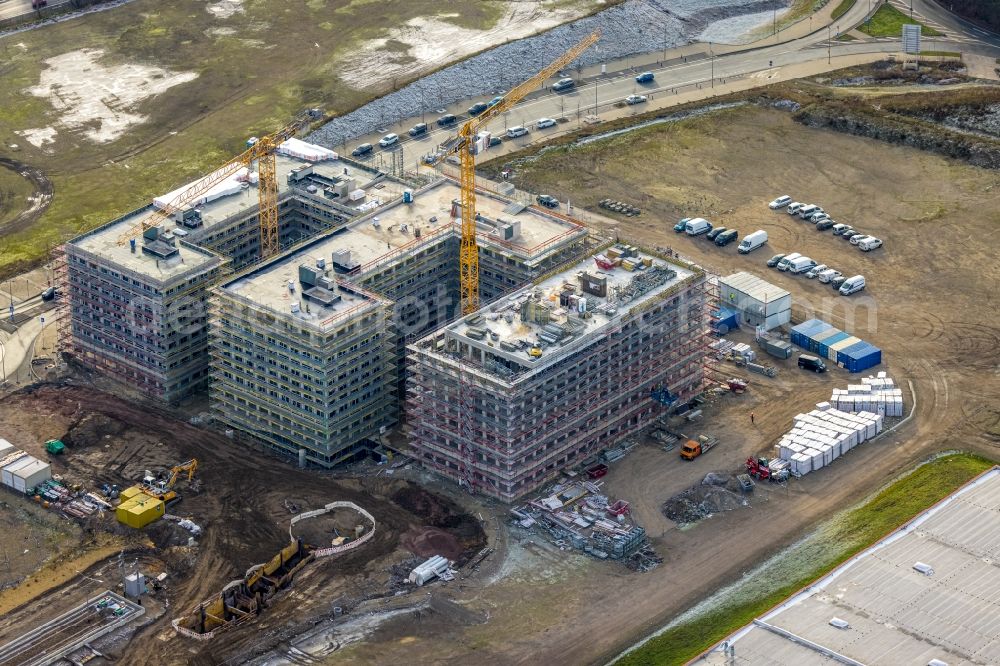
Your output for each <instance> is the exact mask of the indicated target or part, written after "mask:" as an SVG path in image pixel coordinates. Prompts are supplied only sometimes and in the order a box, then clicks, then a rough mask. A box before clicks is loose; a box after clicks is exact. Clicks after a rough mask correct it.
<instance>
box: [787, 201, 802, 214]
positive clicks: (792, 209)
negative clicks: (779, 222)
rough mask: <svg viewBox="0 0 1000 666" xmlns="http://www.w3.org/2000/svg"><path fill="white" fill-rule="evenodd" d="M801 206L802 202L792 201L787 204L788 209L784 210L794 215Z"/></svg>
mask: <svg viewBox="0 0 1000 666" xmlns="http://www.w3.org/2000/svg"><path fill="white" fill-rule="evenodd" d="M803 206H805V204H804V203H799V202H798V201H793V202H792V203H790V204H788V210H786V211H785V212H786V213H788V214H789V215H795V214H797V213H798V212H799V209H800V208H802V207H803Z"/></svg>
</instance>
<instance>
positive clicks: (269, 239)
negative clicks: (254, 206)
mask: <svg viewBox="0 0 1000 666" xmlns="http://www.w3.org/2000/svg"><path fill="white" fill-rule="evenodd" d="M319 116H320V113H319V111H318V110H317V109H310V110H308V111H303V112H302V113H300V114H299V115H298V116H296V117H295V120H293V121H292V122H290V123H289V124H288V125H286V126H285V127H282V128H281V129H280V130H278V131H277V132H274V133H273V134H268V135H267V136H265V137H262V138H260V139H257V140H256V141H255V142H254V143H253V144H252V145H251V146H250V147H249V148H247V150H245V151H244V152H243V153H242V154H240V155H237V156H236V157H234V158H233V159H231V160H229V161H228V162H226V163H225V164H223V165H222V166H221V167H219V168H218V169H216V170H215V171H213V172H212V173H210V174H208V175H207V176H205V177H204V178H201V179H199V180H198V181H197V182H195V183H194V184H192V185H191V186H190V187H188V188H185V189H184V190H183V191H182V192H181V193H180V194H178V195H177V196H175V197H174V198H173V199H172V200H171V201H170V202H168V203H167V204H166V205H165V206H164V207H163V208H157V209H155V210H153V211H151V212H150V213H149V214H148V215H146V216H145V217H143V218H142V219H141V220H139V221H138V222H137V223H136V224H135V225H133V226H132V227H131V228H129V230H128V231H126V232H125V233H123V234H122V235H121V236H119V237H118V244H119V245H124V244H125V243H127V242H128V241H129V240H131V239H133V238H135V237H136V236H139V235H140V234H142V233H143V232H144V231H146V230H147V229H149V228H151V227H155V226H157V225H159V224H161V223H162V222H163V221H164V220H166V219H167V218H168V217H170V216H171V215H173V214H174V213H176V212H178V211H180V210H181V209H182V208H184V206H186V205H188V204H190V203H191V202H192V201H195V200H196V199H197V198H198V197H200V196H201V195H203V194H205V193H206V192H208V191H209V190H211V189H212V188H213V187H215V186H216V185H218V184H219V183H221V182H222V181H224V180H225V179H226V178H229V177H230V176H232V175H233V174H235V173H236V172H237V171H239V170H240V169H242V168H244V167H246V168H247V170H248V172H249V171H250V170H252V169H253V163H254V162H257V174H258V176H259V179H258V182H257V198H258V201H259V203H260V209H259V210H260V213H259V215H260V256H261V258H262V259H263V258H266V257H270V256H272V255H274V254H276V253H277V252H278V248H279V243H278V179H277V166H276V163H275V157H274V153H275V151H276V150H277V149H278V146H280V145H281V144H282V143H284V142H285V141H287V140H288V139H290V138H292V137H293V136H295V135H296V134H297V133H298V131H299V130H300V129H302V128H303V127H304V126H305V125H306V124H307V123H308V122H309V121H310V120H311V119H315V118H318V117H319Z"/></svg>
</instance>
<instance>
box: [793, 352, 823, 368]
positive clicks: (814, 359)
mask: <svg viewBox="0 0 1000 666" xmlns="http://www.w3.org/2000/svg"><path fill="white" fill-rule="evenodd" d="M799 367H800V368H802V369H803V370H812V371H813V372H826V363H824V362H823V359H821V358H820V357H818V356H813V355H812V354H799Z"/></svg>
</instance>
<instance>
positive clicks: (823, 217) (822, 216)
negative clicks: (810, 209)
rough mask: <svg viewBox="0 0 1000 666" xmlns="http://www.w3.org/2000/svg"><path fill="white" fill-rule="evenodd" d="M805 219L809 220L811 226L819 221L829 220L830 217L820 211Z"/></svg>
mask: <svg viewBox="0 0 1000 666" xmlns="http://www.w3.org/2000/svg"><path fill="white" fill-rule="evenodd" d="M806 219H807V220H809V221H810V222H812V223H813V224H816V223H817V222H819V221H820V220H829V219H830V216H829V215H827V214H826V213H824V212H823V211H820V212H818V213H813V214H812V215H810V216H809V217H807V218H806Z"/></svg>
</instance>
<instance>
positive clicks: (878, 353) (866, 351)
mask: <svg viewBox="0 0 1000 666" xmlns="http://www.w3.org/2000/svg"><path fill="white" fill-rule="evenodd" d="M841 359H843V360H841ZM837 362H838V363H843V365H844V367H845V368H846V369H847V371H848V372H864V371H865V370H867V369H868V368H873V367H875V366H876V365H878V364H880V363H881V362H882V350H881V349H879V348H878V347H876V346H874V345H871V344H869V343H867V342H859V343H858V344H856V345H852V346H851V347H848V348H847V349H845V350H844V351H841V352H839V353H838V354H837Z"/></svg>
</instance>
